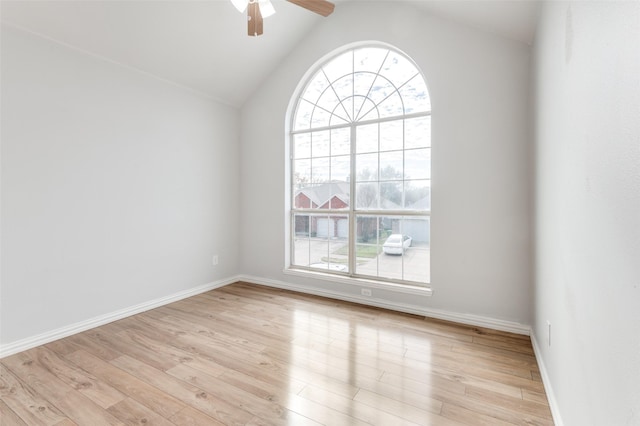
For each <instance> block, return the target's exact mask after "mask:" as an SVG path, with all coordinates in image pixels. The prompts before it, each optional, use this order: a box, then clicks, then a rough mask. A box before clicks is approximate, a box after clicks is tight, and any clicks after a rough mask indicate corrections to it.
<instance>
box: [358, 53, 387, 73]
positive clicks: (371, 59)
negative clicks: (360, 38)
mask: <svg viewBox="0 0 640 426" xmlns="http://www.w3.org/2000/svg"><path fill="white" fill-rule="evenodd" d="M388 53H389V50H388V49H382V48H379V47H364V48H361V49H357V50H355V51H354V58H353V63H354V71H369V72H372V73H377V72H378V71H379V70H380V68H381V67H382V63H383V62H384V60H385V58H386V57H387V54H388Z"/></svg>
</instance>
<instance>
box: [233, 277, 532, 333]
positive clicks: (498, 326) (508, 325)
mask: <svg viewBox="0 0 640 426" xmlns="http://www.w3.org/2000/svg"><path fill="white" fill-rule="evenodd" d="M238 279H239V280H241V281H245V282H248V283H252V284H259V285H265V286H268V287H274V288H280V289H283V290H291V291H297V292H300V293H309V294H314V295H316V296H322V297H328V298H331V299H338V300H344V301H347V302H353V303H359V304H362V305H369V306H375V307H378V308H384V309H390V310H394V311H400V312H405V313H408V314H414V315H421V316H425V317H429V318H436V319H441V320H445V321H452V322H457V323H460V324H465V325H471V326H475V327H483V328H490V329H492V330H499V331H506V332H509V333H515V334H523V335H526V336H528V335H529V334H530V331H531V327H530V326H529V325H525V324H520V323H516V322H511V321H504V320H500V319H495V318H490V317H483V316H479V315H472V314H461V313H457V312H449V311H443V310H438V309H430V308H426V307H424V306H419V305H409V304H403V303H397V302H389V301H388V300H384V299H376V298H371V297H364V296H362V297H360V296H358V295H352V294H346V293H339V292H335V291H329V290H325V289H321V288H318V287H312V286H303V285H299V284H292V283H288V282H285V281H280V280H274V279H270V278H262V277H256V276H253V275H239V276H238Z"/></svg>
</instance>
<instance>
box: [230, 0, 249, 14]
mask: <svg viewBox="0 0 640 426" xmlns="http://www.w3.org/2000/svg"><path fill="white" fill-rule="evenodd" d="M231 3H232V4H233V6H234V7H235V8H236V9H238V12H240V13H242V12H244V11H245V10H247V5H248V4H249V0H231Z"/></svg>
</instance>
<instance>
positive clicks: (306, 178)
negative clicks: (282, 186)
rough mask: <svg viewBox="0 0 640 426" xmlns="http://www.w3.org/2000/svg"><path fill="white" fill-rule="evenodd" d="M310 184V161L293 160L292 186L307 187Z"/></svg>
mask: <svg viewBox="0 0 640 426" xmlns="http://www.w3.org/2000/svg"><path fill="white" fill-rule="evenodd" d="M310 182H311V160H295V161H294V162H293V184H294V185H297V186H302V185H308V184H309V183H310Z"/></svg>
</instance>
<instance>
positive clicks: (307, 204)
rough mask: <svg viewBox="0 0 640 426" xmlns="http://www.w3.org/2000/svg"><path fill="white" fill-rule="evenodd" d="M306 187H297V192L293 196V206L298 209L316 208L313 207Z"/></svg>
mask: <svg viewBox="0 0 640 426" xmlns="http://www.w3.org/2000/svg"><path fill="white" fill-rule="evenodd" d="M306 189H307V187H306V186H302V185H301V186H298V187H296V192H295V194H293V206H294V207H295V208H296V209H310V208H312V207H316V206H314V205H313V202H312V201H311V198H310V197H309V194H308V193H307V190H306Z"/></svg>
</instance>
